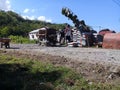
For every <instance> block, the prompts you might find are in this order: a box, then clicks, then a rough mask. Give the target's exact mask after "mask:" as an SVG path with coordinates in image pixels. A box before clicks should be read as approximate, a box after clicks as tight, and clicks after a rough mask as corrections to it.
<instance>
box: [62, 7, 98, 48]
mask: <svg viewBox="0 0 120 90" xmlns="http://www.w3.org/2000/svg"><path fill="white" fill-rule="evenodd" d="M62 14H63V15H64V16H66V17H68V19H70V20H72V21H73V23H74V25H75V27H76V29H77V30H78V31H79V32H80V35H79V38H80V39H79V41H80V44H81V45H82V46H93V45H94V44H95V43H96V39H95V37H94V34H93V33H97V32H96V31H95V30H91V29H90V27H89V26H88V25H86V24H85V21H84V20H79V19H78V17H77V15H75V14H73V12H72V11H71V10H70V9H69V8H67V7H65V8H62ZM83 42H84V43H83ZM75 45H76V44H75Z"/></svg>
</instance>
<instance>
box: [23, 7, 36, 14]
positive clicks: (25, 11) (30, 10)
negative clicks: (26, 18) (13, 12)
mask: <svg viewBox="0 0 120 90" xmlns="http://www.w3.org/2000/svg"><path fill="white" fill-rule="evenodd" d="M29 12H32V13H34V12H35V9H28V8H26V9H24V11H23V13H29Z"/></svg>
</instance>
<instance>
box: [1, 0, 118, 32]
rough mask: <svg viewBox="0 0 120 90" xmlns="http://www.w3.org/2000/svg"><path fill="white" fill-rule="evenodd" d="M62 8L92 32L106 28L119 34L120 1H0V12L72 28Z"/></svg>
mask: <svg viewBox="0 0 120 90" xmlns="http://www.w3.org/2000/svg"><path fill="white" fill-rule="evenodd" d="M63 7H67V8H69V9H70V10H71V11H72V12H73V13H74V14H76V15H77V16H78V19H79V20H84V21H85V23H86V25H89V26H91V27H92V28H93V29H94V30H97V31H99V30H101V29H105V28H108V29H111V30H114V31H116V32H120V0H0V9H1V10H5V11H9V10H11V11H14V12H16V13H18V14H20V15H21V16H22V17H23V18H25V19H26V18H27V19H30V20H34V19H35V20H40V21H46V22H51V23H57V24H62V23H68V24H70V25H72V26H73V23H72V21H71V20H68V18H67V17H65V16H64V15H62V14H61V11H62V8H63Z"/></svg>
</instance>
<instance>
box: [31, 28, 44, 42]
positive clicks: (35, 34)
mask: <svg viewBox="0 0 120 90" xmlns="http://www.w3.org/2000/svg"><path fill="white" fill-rule="evenodd" d="M40 30H46V28H40V29H36V30H33V31H31V32H29V39H30V40H38V37H37V34H38V33H39V31H40Z"/></svg>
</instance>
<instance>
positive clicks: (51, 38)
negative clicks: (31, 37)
mask: <svg viewBox="0 0 120 90" xmlns="http://www.w3.org/2000/svg"><path fill="white" fill-rule="evenodd" d="M56 32H57V30H56V29H53V28H48V27H45V28H41V29H39V32H38V33H37V37H38V42H39V45H46V46H55V45H56V43H57V33H56Z"/></svg>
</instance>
